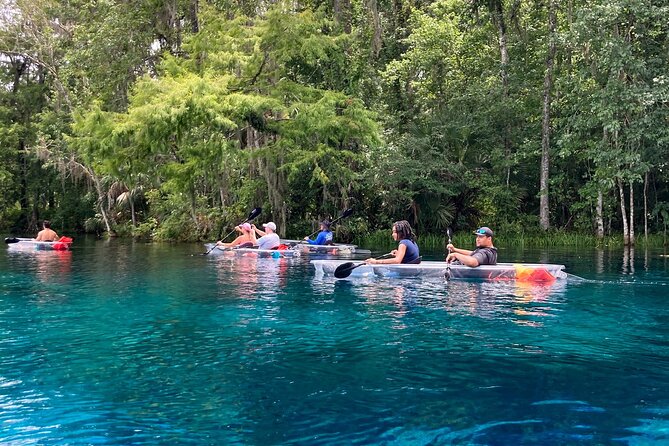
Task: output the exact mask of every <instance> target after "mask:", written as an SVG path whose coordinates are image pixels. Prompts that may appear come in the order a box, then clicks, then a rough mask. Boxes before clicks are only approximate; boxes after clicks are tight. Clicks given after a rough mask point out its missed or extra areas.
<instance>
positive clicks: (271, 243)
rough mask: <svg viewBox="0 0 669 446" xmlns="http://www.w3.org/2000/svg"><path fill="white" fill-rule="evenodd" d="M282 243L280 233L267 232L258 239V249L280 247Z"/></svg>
mask: <svg viewBox="0 0 669 446" xmlns="http://www.w3.org/2000/svg"><path fill="white" fill-rule="evenodd" d="M280 244H281V239H280V238H279V234H277V233H275V232H273V233H271V234H265V235H263V236H262V237H260V238H259V239H258V249H274V248H278V247H279V245H280Z"/></svg>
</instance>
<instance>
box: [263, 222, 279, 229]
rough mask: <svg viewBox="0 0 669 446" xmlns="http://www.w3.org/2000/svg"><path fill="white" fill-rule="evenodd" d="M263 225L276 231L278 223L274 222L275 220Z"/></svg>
mask: <svg viewBox="0 0 669 446" xmlns="http://www.w3.org/2000/svg"><path fill="white" fill-rule="evenodd" d="M262 227H263V228H270V229H271V230H272V231H276V225H275V224H274V222H273V221H270V222H269V223H263V224H262Z"/></svg>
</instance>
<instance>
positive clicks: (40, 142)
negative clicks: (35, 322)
mask: <svg viewBox="0 0 669 446" xmlns="http://www.w3.org/2000/svg"><path fill="white" fill-rule="evenodd" d="M195 4H196V3H193V2H173V3H169V4H167V3H164V2H155V1H140V2H137V3H136V4H133V5H132V7H131V8H129V7H128V4H127V3H126V2H118V1H116V0H105V1H103V2H102V3H90V2H75V3H72V2H62V1H60V0H52V1H48V2H35V1H34V0H20V1H18V2H17V3H16V5H17V9H16V14H17V17H20V18H29V19H30V20H22V21H21V20H16V21H14V22H12V21H7V22H6V23H4V26H3V27H2V28H0V52H1V53H2V55H3V57H2V58H0V82H2V84H3V85H4V86H5V88H4V89H2V91H0V192H1V193H0V226H14V227H17V228H22V229H24V230H30V229H31V228H34V227H35V225H36V223H37V220H38V219H42V218H44V217H49V218H52V219H55V220H56V221H57V224H58V225H62V226H63V227H67V228H68V229H70V228H71V229H81V228H83V229H85V230H88V231H93V232H100V231H101V230H106V229H107V228H108V226H109V229H114V228H116V230H117V231H118V232H119V233H120V234H128V235H133V236H138V237H151V236H154V237H155V238H157V239H161V240H167V239H175V240H195V239H213V238H216V236H219V235H220V234H221V233H224V232H227V231H226V230H227V229H229V228H231V227H233V226H234V225H235V224H237V223H238V222H239V221H241V220H243V219H244V218H245V216H246V214H247V213H248V212H249V210H250V209H251V208H252V207H254V206H260V205H261V206H262V207H263V209H264V215H263V217H266V218H268V219H269V218H271V219H275V220H279V222H280V223H281V226H282V227H284V228H286V230H287V231H288V232H289V233H297V234H302V235H304V234H305V233H308V232H311V231H309V230H308V229H309V228H311V227H312V225H313V224H314V222H315V221H318V220H319V219H321V218H323V217H336V216H337V215H338V214H339V213H340V212H341V211H342V210H343V209H345V208H347V207H350V206H354V207H355V208H356V214H355V216H354V217H353V218H350V219H348V220H347V221H346V222H343V224H341V225H340V226H339V227H338V228H337V237H338V238H339V239H342V240H350V239H353V238H359V237H372V238H373V242H374V243H377V242H378V243H379V244H383V243H386V242H387V243H389V244H392V243H393V242H392V239H391V238H390V237H389V236H388V234H387V231H386V230H385V228H387V227H388V225H389V224H390V222H392V221H395V220H399V219H408V220H409V221H410V222H411V224H412V225H413V226H414V227H415V228H416V230H417V231H418V233H419V234H420V237H421V242H422V243H424V244H425V245H426V246H432V245H434V246H435V247H437V246H438V245H439V244H440V243H441V242H442V238H443V237H442V234H443V231H444V229H445V228H446V227H448V226H452V227H454V228H456V229H459V230H464V228H472V227H476V226H478V225H482V224H485V225H489V226H493V227H495V228H496V230H498V231H500V233H502V234H519V235H518V236H517V238H518V239H519V240H522V242H521V243H526V240H529V239H530V238H534V237H535V234H534V232H533V231H532V228H535V227H538V218H537V215H538V209H539V200H538V178H539V161H540V156H541V148H542V141H541V123H542V118H543V110H542V94H543V81H544V75H545V70H546V56H547V54H548V53H547V52H548V46H547V44H548V42H550V41H551V38H552V37H553V36H552V35H549V31H548V28H547V26H546V23H547V19H548V11H547V7H546V6H547V5H546V4H544V3H536V2H535V3H527V2H516V3H513V4H511V3H505V2H501V3H499V5H501V8H502V9H501V15H498V14H497V11H496V10H495V9H494V6H495V4H494V3H485V2H480V1H475V2H466V1H463V0H439V1H435V2H430V3H416V2H408V3H403V4H401V5H400V4H395V3H383V2H381V3H378V2H373V3H365V2H361V1H354V2H350V3H342V4H337V8H336V10H335V8H334V7H333V6H332V5H330V4H321V3H319V2H306V3H303V4H300V9H299V10H297V9H296V7H295V5H294V4H293V3H288V2H279V3H276V4H272V5H270V4H266V3H258V2H255V3H254V2H250V3H249V2H246V3H236V2H229V1H220V0H217V1H214V2H209V3H202V2H200V3H197V8H195V9H193V8H192V6H193V5H195ZM22 14H23V16H22ZM557 19H558V20H557V24H558V29H557V35H556V36H555V37H556V42H557V56H556V60H555V68H554V72H553V75H554V79H555V82H554V86H553V91H552V92H551V93H552V96H553V98H554V101H553V105H552V109H551V118H552V120H551V130H552V134H551V141H552V146H551V147H550V161H551V167H550V184H549V186H550V187H549V196H550V203H551V208H550V211H551V219H552V226H554V227H558V228H564V229H565V230H571V231H576V232H577V233H578V234H579V235H578V236H577V237H576V238H577V239H579V238H580V237H581V235H580V234H590V233H592V232H593V229H594V227H595V224H594V222H595V218H596V217H598V216H597V213H596V211H597V208H596V204H597V201H596V200H597V197H598V196H599V194H600V193H603V197H604V206H603V210H602V215H601V216H600V217H601V218H602V219H603V221H604V224H605V228H606V231H607V233H609V234H610V233H615V232H616V231H617V230H618V228H619V227H620V225H621V217H620V211H619V205H620V203H619V202H618V193H617V182H619V181H620V182H623V184H624V185H625V187H626V191H627V193H628V194H629V188H630V187H631V188H632V190H633V191H634V192H635V195H636V197H637V201H636V203H635V207H636V208H635V211H636V215H637V216H638V215H640V214H641V212H640V211H641V206H640V203H639V201H640V200H639V198H638V197H640V196H642V194H643V191H646V194H647V199H648V203H649V205H650V209H649V212H650V213H651V217H652V218H651V220H650V224H651V227H652V230H653V231H659V230H665V228H666V224H667V223H666V221H667V220H666V218H663V216H664V213H663V212H664V207H663V206H664V203H666V202H667V201H669V188H668V187H667V186H666V184H667V183H668V181H667V180H668V179H669V178H668V177H667V165H666V159H668V158H669V156H668V155H669V153H668V147H669V125H667V124H669V107H667V101H668V99H667V98H669V78H668V77H667V74H666V73H667V72H669V70H668V69H669V59H667V57H666V49H667V46H668V44H669V27H668V26H667V23H669V10H668V9H667V8H666V5H664V4H663V3H662V2H659V1H657V0H645V1H641V2H638V1H636V2H635V1H632V0H613V1H607V2H605V1H603V0H593V1H587V2H582V1H577V2H575V3H573V4H570V8H559V10H558V17H557ZM502 23H503V24H504V25H505V27H504V30H505V31H504V32H505V35H504V38H505V41H506V43H507V46H506V47H505V48H502V47H501V46H500V39H499V37H500V35H499V33H500V30H501V29H502V27H501V26H500V25H501V24H502ZM502 50H506V51H507V53H508V62H507V63H505V64H502V63H501V52H502ZM644 181H648V184H642V182H644ZM80 197H83V199H81V198H80ZM284 218H285V221H281V220H280V219H284ZM635 224H636V225H638V222H635ZM378 228H384V229H383V230H381V232H379V233H376V232H375V231H376V230H377V229H378ZM468 230H469V229H468ZM430 234H433V235H432V236H431V235H430ZM561 234H562V233H561V232H558V233H556V234H555V235H556V236H555V237H553V234H552V233H550V235H551V237H549V238H550V239H551V240H557V241H558V242H560V243H567V244H568V243H576V242H572V241H570V240H569V239H568V237H563V236H562V235H561ZM540 235H541V233H537V235H536V237H537V240H539V239H540V238H541V237H540ZM582 237H587V236H585V235H583V236H582ZM384 240H386V241H384ZM504 240H506V239H505V238H504V239H502V238H500V242H504ZM530 243H544V242H539V241H536V242H534V241H532V242H530ZM578 243H580V242H578ZM612 243H615V241H612Z"/></svg>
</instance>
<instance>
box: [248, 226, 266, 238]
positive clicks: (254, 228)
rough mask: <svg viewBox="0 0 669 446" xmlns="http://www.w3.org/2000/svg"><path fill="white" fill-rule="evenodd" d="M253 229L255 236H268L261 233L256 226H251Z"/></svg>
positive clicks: (263, 232)
mask: <svg viewBox="0 0 669 446" xmlns="http://www.w3.org/2000/svg"><path fill="white" fill-rule="evenodd" d="M251 228H252V229H253V235H255V234H256V233H257V234H258V235H259V236H261V237H262V236H265V235H267V233H266V232H265V231H261V230H260V229H258V228H257V227H256V225H251Z"/></svg>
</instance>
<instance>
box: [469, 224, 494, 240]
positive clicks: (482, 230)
mask: <svg viewBox="0 0 669 446" xmlns="http://www.w3.org/2000/svg"><path fill="white" fill-rule="evenodd" d="M474 234H476V235H487V236H488V237H492V236H493V235H495V234H494V233H493V232H492V229H490V228H489V227H487V226H482V227H480V228H478V229H477V230H476V231H474Z"/></svg>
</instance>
